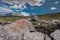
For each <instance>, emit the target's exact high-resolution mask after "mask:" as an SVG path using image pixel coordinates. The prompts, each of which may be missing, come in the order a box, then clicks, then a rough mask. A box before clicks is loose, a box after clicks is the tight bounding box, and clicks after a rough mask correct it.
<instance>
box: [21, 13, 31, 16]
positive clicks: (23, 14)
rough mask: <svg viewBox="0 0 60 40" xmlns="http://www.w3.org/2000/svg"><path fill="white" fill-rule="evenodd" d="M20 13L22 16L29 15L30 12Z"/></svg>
mask: <svg viewBox="0 0 60 40" xmlns="http://www.w3.org/2000/svg"><path fill="white" fill-rule="evenodd" d="M21 15H22V16H30V14H29V13H26V12H21Z"/></svg>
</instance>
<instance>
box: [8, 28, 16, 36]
mask: <svg viewBox="0 0 60 40" xmlns="http://www.w3.org/2000/svg"><path fill="white" fill-rule="evenodd" d="M7 31H8V34H9V35H13V34H14V33H16V32H17V30H12V29H8V30H7Z"/></svg>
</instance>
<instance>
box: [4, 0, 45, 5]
mask: <svg viewBox="0 0 60 40" xmlns="http://www.w3.org/2000/svg"><path fill="white" fill-rule="evenodd" d="M3 1H5V2H10V3H19V4H20V5H22V4H25V3H26V2H28V3H29V4H30V5H32V6H33V5H37V6H41V5H42V4H43V3H45V0H3ZM40 2H42V3H40Z"/></svg>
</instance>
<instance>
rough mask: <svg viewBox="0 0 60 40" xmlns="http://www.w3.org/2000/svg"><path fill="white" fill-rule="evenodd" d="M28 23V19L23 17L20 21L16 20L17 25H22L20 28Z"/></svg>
mask: <svg viewBox="0 0 60 40" xmlns="http://www.w3.org/2000/svg"><path fill="white" fill-rule="evenodd" d="M26 24H27V20H26V19H22V20H19V21H16V22H15V25H16V27H20V28H24V26H25V25H26Z"/></svg>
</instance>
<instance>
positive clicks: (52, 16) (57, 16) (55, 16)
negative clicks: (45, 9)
mask: <svg viewBox="0 0 60 40" xmlns="http://www.w3.org/2000/svg"><path fill="white" fill-rule="evenodd" d="M38 17H39V18H40V19H41V20H50V19H57V20H60V13H53V14H45V15H38ZM22 18H28V17H26V16H25V17H24V16H11V17H4V16H3V17H1V16H0V19H3V20H6V21H15V20H19V19H22Z"/></svg>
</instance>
